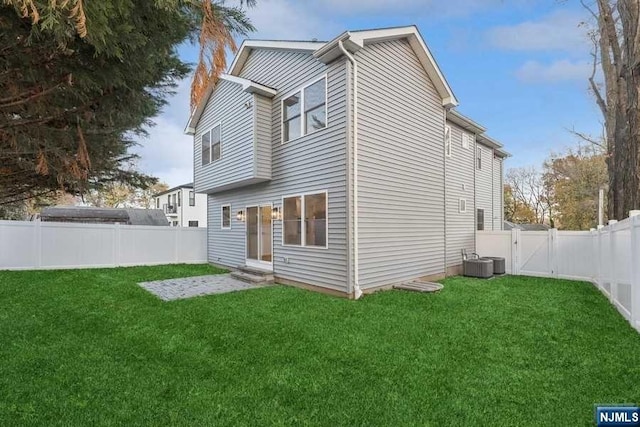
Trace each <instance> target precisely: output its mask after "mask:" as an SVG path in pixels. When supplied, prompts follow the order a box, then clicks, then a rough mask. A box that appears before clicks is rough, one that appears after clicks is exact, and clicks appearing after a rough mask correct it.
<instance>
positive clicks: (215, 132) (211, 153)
mask: <svg viewBox="0 0 640 427" xmlns="http://www.w3.org/2000/svg"><path fill="white" fill-rule="evenodd" d="M221 135H222V133H221V131H220V123H218V124H217V125H216V126H214V127H213V128H212V129H211V130H208V131H206V132H205V133H203V134H202V137H201V139H202V166H204V165H208V164H209V163H211V162H215V161H216V160H219V159H220V157H221V154H222V150H221V146H222V139H221Z"/></svg>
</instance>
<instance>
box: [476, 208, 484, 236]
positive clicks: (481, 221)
mask: <svg viewBox="0 0 640 427" xmlns="http://www.w3.org/2000/svg"><path fill="white" fill-rule="evenodd" d="M477 216H478V220H477V223H478V231H482V230H484V209H478V215H477Z"/></svg>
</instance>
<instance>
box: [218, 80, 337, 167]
mask: <svg viewBox="0 0 640 427" xmlns="http://www.w3.org/2000/svg"><path fill="white" fill-rule="evenodd" d="M327 76H328V74H327V73H325V74H324V75H322V76H320V77H318V78H317V79H315V80H312V81H311V82H309V83H306V84H305V85H304V86H301V87H299V88H297V89H296V90H292V91H291V92H289V93H287V94H286V95H284V96H283V97H282V99H281V100H280V144H281V145H284V144H288V143H289V142H292V141H296V140H298V139H300V138H304V137H305V136H309V135H313V134H314V133H317V132H320V131H323V130H326V129H327V128H328V127H329V78H328V77H327ZM322 79H324V109H325V116H326V117H325V126H324V127H323V128H322V129H316V130H314V131H311V132H309V133H304V130H305V128H306V126H305V125H306V122H305V121H306V115H305V112H304V90H305V89H306V88H308V87H309V86H311V85H313V84H315V83H318V82H319V81H320V80H322ZM298 92H300V136H299V137H297V138H293V139H290V140H288V141H285V140H284V101H285V100H287V99H289V98H291V96H293V95H295V94H296V93H298ZM221 157H222V156H221Z"/></svg>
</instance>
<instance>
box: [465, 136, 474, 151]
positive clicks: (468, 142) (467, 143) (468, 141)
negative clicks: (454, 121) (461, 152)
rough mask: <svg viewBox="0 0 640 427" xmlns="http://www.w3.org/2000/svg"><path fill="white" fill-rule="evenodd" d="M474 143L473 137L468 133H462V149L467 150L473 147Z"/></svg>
mask: <svg viewBox="0 0 640 427" xmlns="http://www.w3.org/2000/svg"><path fill="white" fill-rule="evenodd" d="M472 141H473V136H472V135H469V134H468V133H464V132H463V133H462V148H466V149H467V150H468V149H469V148H470V147H471V142H472Z"/></svg>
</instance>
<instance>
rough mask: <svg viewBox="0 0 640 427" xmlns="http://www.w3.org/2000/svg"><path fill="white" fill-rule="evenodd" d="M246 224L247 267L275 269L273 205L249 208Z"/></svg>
mask: <svg viewBox="0 0 640 427" xmlns="http://www.w3.org/2000/svg"><path fill="white" fill-rule="evenodd" d="M246 224H247V226H246V228H247V243H246V247H247V254H246V255H247V260H246V264H247V266H250V267H256V268H261V269H267V270H271V269H273V259H272V258H273V224H272V218H271V205H261V206H248V207H247V219H246Z"/></svg>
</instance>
